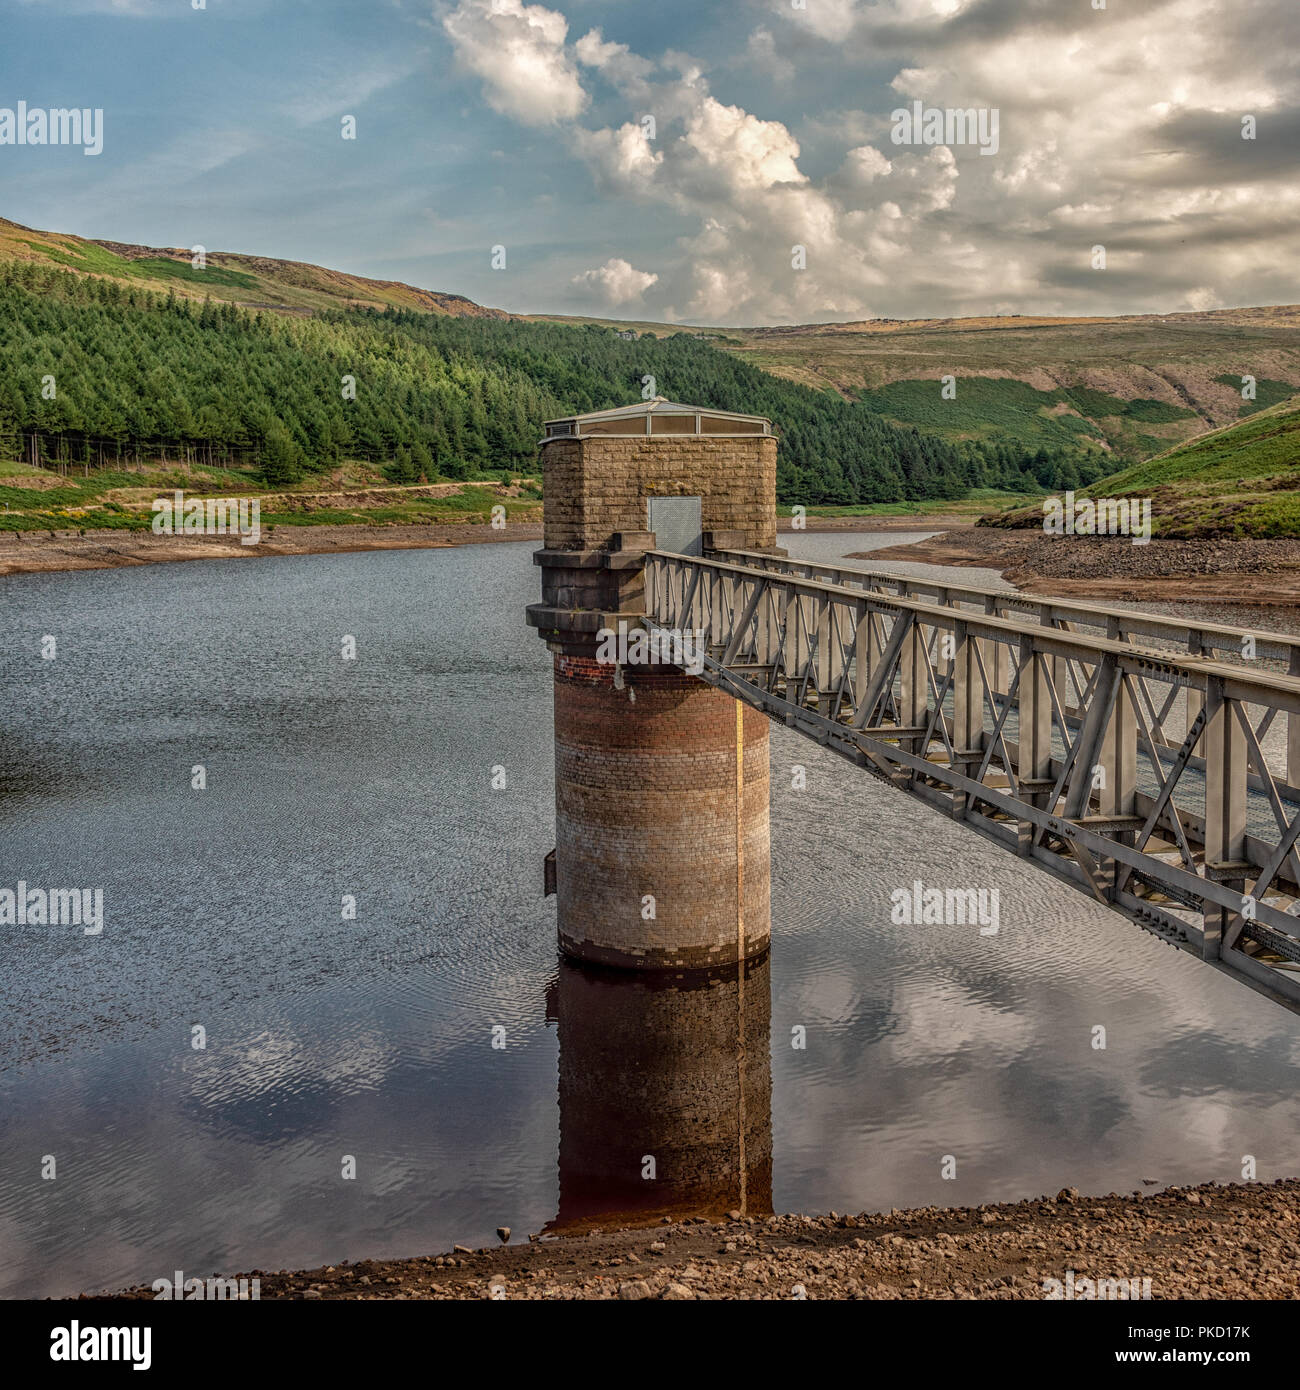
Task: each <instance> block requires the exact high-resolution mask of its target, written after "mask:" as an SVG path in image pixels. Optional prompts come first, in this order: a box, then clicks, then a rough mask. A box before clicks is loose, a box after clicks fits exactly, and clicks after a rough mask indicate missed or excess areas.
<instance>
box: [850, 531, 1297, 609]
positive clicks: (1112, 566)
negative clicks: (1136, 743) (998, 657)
mask: <svg viewBox="0 0 1300 1390" xmlns="http://www.w3.org/2000/svg"><path fill="white" fill-rule="evenodd" d="M850 558H852V559H855V560H867V561H870V563H871V566H872V567H873V568H874V567H876V566H880V567H881V568H885V569H888V568H889V567H890V565H892V564H895V563H897V562H899V561H907V562H908V563H911V564H926V565H961V566H978V567H980V568H984V569H994V570H998V571H999V572H1000V573H1001V575H1002V577H1003V579H1005V580H1007V581H1008V582H1009V583H1011V584H1014V585H1015V586H1016V587H1017V588H1018V589H1021V590H1023V591H1025V592H1026V593H1031V594H1051V595H1054V596H1058V597H1062V598H1096V599H1131V600H1135V601H1138V602H1152V601H1165V602H1173V603H1177V602H1210V603H1214V602H1219V603H1223V602H1234V601H1235V602H1249V603H1250V604H1251V605H1252V606H1261V607H1263V606H1270V607H1271V606H1295V605H1297V604H1300V540H1291V539H1287V540H1273V541H1264V540H1194V541H1176V540H1153V541H1151V542H1150V543H1149V544H1147V545H1133V544H1132V542H1131V541H1130V540H1129V539H1128V538H1127V537H1123V536H1114V537H1112V536H1068V537H1066V536H1045V535H1043V534H1042V533H1041V532H1039V531H999V530H995V529H993V528H990V527H982V526H981V527H977V526H961V527H956V528H953V529H951V530H949V531H947V532H945V533H944V534H943V535H939V536H931V537H930V538H929V539H927V540H923V541H918V542H916V543H915V544H912V545H893V546H889V547H888V548H887V549H884V550H872V551H867V552H859V553H858V554H856V555H854V556H852V557H850Z"/></svg>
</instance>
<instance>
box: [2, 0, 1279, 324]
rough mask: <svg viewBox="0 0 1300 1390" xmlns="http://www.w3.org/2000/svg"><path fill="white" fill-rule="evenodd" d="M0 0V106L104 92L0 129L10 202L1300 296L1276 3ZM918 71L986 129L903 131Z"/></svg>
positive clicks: (498, 301) (1057, 304) (283, 241)
mask: <svg viewBox="0 0 1300 1390" xmlns="http://www.w3.org/2000/svg"><path fill="white" fill-rule="evenodd" d="M200 3H202V4H203V5H204V7H203V8H202V9H195V8H194V5H196V4H200ZM1095 5H1104V6H1105V8H1094V6H1095ZM0 12H2V13H3V24H4V38H5V42H4V44H3V49H2V50H0V107H14V106H16V104H17V102H18V101H19V100H23V101H26V102H27V103H28V105H29V107H36V106H39V107H59V106H79V107H101V108H103V111H104V151H103V153H102V155H100V156H99V157H97V158H96V157H87V156H85V155H84V154H83V153H82V152H81V151H80V150H75V149H68V148H60V149H52V148H39V147H36V148H33V147H14V146H0V216H5V217H8V218H10V219H12V220H15V221H18V222H23V223H25V224H27V225H29V226H38V227H42V228H48V229H54V230H60V231H68V232H75V233H78V234H80V235H84V236H93V237H101V238H107V239H111V240H120V241H138V242H144V243H148V244H154V245H178V246H179V245H184V246H190V245H196V244H201V245H204V246H206V247H207V248H208V249H209V250H232V251H248V252H257V253H261V254H265V255H272V256H280V257H287V258H290V259H296V260H307V261H314V262H317V263H320V264H324V265H329V266H333V267H337V268H340V269H345V270H350V271H354V272H357V273H360V274H366V275H373V276H378V277H382V278H387V279H399V280H406V281H410V282H413V283H416V284H419V285H422V286H425V287H427V288H432V289H441V290H449V291H453V292H458V293H462V294H467V295H469V296H470V297H471V298H473V299H476V300H479V301H480V302H483V303H487V304H493V305H499V306H501V307H504V308H508V309H513V310H517V311H521V312H539V311H550V312H561V313H589V314H601V315H609V316H615V317H621V318H653V319H660V320H667V321H681V322H702V323H716V324H755V323H790V322H809V321H819V320H829V319H854V318H867V317H876V316H886V317H930V316H937V315H950V314H984V313H1047V312H1052V313H1057V312H1059V313H1069V314H1093V313H1117V312H1119V313H1140V312H1152V311H1156V312H1161V311H1173V310H1179V309H1205V308H1215V307H1225V306H1233V305H1249V304H1272V303H1293V302H1296V301H1297V300H1300V292H1298V291H1297V288H1296V274H1295V272H1296V266H1297V261H1298V257H1297V235H1296V234H1297V212H1298V211H1300V65H1297V63H1296V61H1295V55H1296V52H1297V49H1298V48H1300V6H1297V5H1296V0H1239V2H1238V3H1236V4H1231V5H1229V4H1225V3H1224V2H1223V0H871V2H870V3H869V2H868V0H656V3H653V4H648V3H633V0H555V2H554V3H553V4H552V3H538V4H526V3H523V0H440V3H436V4H431V3H430V0H367V3H356V0H0ZM918 101H919V102H920V103H922V106H923V108H926V109H930V108H937V109H941V110H946V109H950V108H951V109H961V110H966V109H969V108H977V109H984V110H985V111H986V112H989V113H991V112H994V111H995V112H996V115H997V131H998V140H997V150H996V153H989V154H984V153H981V150H980V148H979V146H978V145H977V144H964V145H961V144H953V145H946V144H931V145H926V144H912V143H896V142H895V140H894V139H893V134H894V123H893V122H892V120H891V113H892V112H894V111H895V110H897V109H900V108H910V107H911V106H912V104H913V103H914V102H918ZM345 116H353V117H355V124H356V138H355V139H354V140H345V139H343V138H342V129H343V118H344V117H345ZM1245 117H1253V118H1254V126H1255V138H1254V139H1243V138H1242V136H1243V118H1245ZM647 118H650V119H647ZM945 134H946V132H945ZM497 246H503V247H505V257H504V260H505V265H504V267H503V268H498V269H494V268H493V248H494V247H497ZM1097 246H1102V247H1104V248H1105V267H1104V269H1094V268H1093V261H1094V259H1095V256H1094V251H1093V248H1094V247H1097ZM796 247H802V248H803V251H802V253H797V252H796V251H795V249H794V248H796ZM496 259H497V260H498V261H499V260H500V259H501V257H500V256H499V255H498V256H497V258H496ZM797 260H798V261H802V262H803V263H804V264H803V268H795V264H794V263H795V262H796V261H797Z"/></svg>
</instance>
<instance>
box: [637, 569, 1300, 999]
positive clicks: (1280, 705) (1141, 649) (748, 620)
mask: <svg viewBox="0 0 1300 1390" xmlns="http://www.w3.org/2000/svg"><path fill="white" fill-rule="evenodd" d="M645 610H646V615H645V618H644V620H643V621H644V623H645V625H646V626H647V627H648V628H649V629H650V630H651V631H652V632H653V631H655V630H662V631H665V632H670V633H671V632H676V633H680V632H700V633H702V634H703V637H704V641H705V643H706V646H705V655H704V669H703V671H702V672H701V679H704V680H706V681H708V682H709V683H711V684H713V685H715V686H717V687H719V688H720V689H723V690H726V691H727V692H728V693H730V694H732V695H734V696H735V697H736V698H737V699H740V700H744V701H746V702H747V703H749V704H751V705H753V706H755V707H756V708H758V709H760V710H762V711H763V712H764V713H766V714H767V715H769V716H770V717H772V718H774V719H780V720H782V721H783V722H784V723H785V724H786V725H788V726H789V727H790V728H793V729H795V730H797V731H799V732H800V733H803V734H805V735H807V736H808V737H810V738H813V739H815V740H816V741H817V742H818V743H820V744H822V745H823V746H825V747H827V748H830V749H833V750H834V751H835V752H837V753H839V754H840V755H841V756H843V757H845V758H847V759H848V760H849V761H851V762H853V763H855V764H857V765H858V766H860V767H863V768H866V769H867V770H868V771H869V772H871V773H873V774H874V775H875V776H877V777H879V778H881V779H882V780H884V781H886V782H888V783H889V784H890V785H892V786H894V787H896V788H898V789H900V790H902V791H904V792H907V793H909V794H910V795H912V796H913V797H916V798H918V799H919V800H921V801H924V802H927V803H928V804H930V805H932V806H934V807H937V808H939V809H940V810H942V811H943V812H945V813H946V814H948V815H950V816H952V817H953V818H954V819H956V820H959V821H961V822H962V823H963V824H965V825H967V826H969V827H970V828H972V829H974V830H976V831H978V832H979V833H980V834H982V835H984V836H986V837H987V838H988V839H990V840H992V841H994V842H996V843H998V844H999V845H1001V846H1002V847H1003V848H1005V849H1007V850H1009V851H1011V852H1012V853H1015V854H1018V855H1021V856H1023V857H1025V858H1027V859H1031V860H1033V861H1034V862H1035V863H1037V864H1039V865H1041V866H1042V867H1043V868H1045V869H1046V870H1048V871H1049V872H1050V873H1052V874H1054V875H1056V876H1057V877H1058V878H1060V879H1062V880H1064V881H1065V882H1067V883H1070V884H1071V885H1073V886H1074V887H1076V888H1078V889H1081V890H1083V891H1084V892H1086V893H1088V894H1090V895H1091V896H1093V897H1095V898H1096V899H1097V900H1098V901H1100V902H1102V903H1105V904H1106V905H1107V906H1109V907H1111V908H1114V909H1115V910H1117V911H1119V912H1122V913H1123V914H1125V915H1126V916H1127V917H1129V918H1130V919H1131V920H1133V921H1134V922H1136V923H1138V925H1140V926H1141V927H1143V928H1144V929H1145V930H1147V931H1149V932H1152V933H1153V934H1155V935H1156V936H1158V937H1159V938H1160V939H1162V940H1163V941H1165V942H1167V943H1169V944H1171V945H1173V946H1176V947H1178V948H1179V949H1181V950H1184V951H1188V952H1191V953H1193V954H1194V955H1197V956H1198V957H1200V958H1201V959H1202V960H1204V961H1207V962H1209V963H1211V964H1213V965H1214V966H1215V967H1216V968H1217V969H1219V970H1221V971H1224V972H1225V973H1227V974H1229V975H1231V976H1233V977H1234V978H1235V979H1238V980H1240V981H1241V982H1242V983H1244V984H1246V985H1248V986H1250V987H1251V988H1252V989H1255V990H1257V991H1259V992H1260V993H1263V994H1265V995H1267V996H1269V997H1270V998H1272V999H1274V1000H1276V1001H1277V1002H1279V1003H1283V1004H1285V1005H1286V1006H1287V1007H1289V1008H1292V1009H1294V1010H1297V1011H1300V915H1297V914H1298V913H1300V848H1298V847H1297V841H1300V789H1298V788H1297V787H1296V786H1295V785H1294V782H1295V781H1296V779H1297V776H1298V775H1300V679H1298V678H1297V677H1296V675H1294V674H1292V672H1294V671H1296V670H1297V669H1298V668H1300V662H1297V659H1296V652H1297V650H1300V639H1289V638H1286V637H1284V636H1281V635H1279V634H1274V633H1263V632H1260V633H1254V634H1250V633H1243V632H1242V631H1241V630H1238V629H1232V628H1228V627H1223V626H1218V625H1212V624H1206V625H1201V626H1199V627H1196V628H1193V629H1189V628H1187V627H1186V626H1183V625H1180V624H1177V623H1175V622H1172V621H1171V620H1169V619H1165V618H1160V617H1158V616H1156V615H1151V614H1137V613H1128V612H1126V611H1122V610H1109V609H1094V608H1091V607H1089V606H1087V605H1083V604H1070V603H1061V602H1060V601H1057V600H1047V599H1034V598H1031V597H1027V596H1025V595H1021V594H1015V593H1001V592H998V591H993V590H981V589H975V588H962V587H955V586H950V585H933V584H927V583H924V582H922V581H910V580H905V579H900V577H898V576H893V575H882V574H877V573H872V572H869V571H860V570H848V569H843V568H840V567H831V566H815V565H808V564H806V563H805V562H800V561H790V560H783V559H779V558H776V557H773V556H771V555H755V554H741V553H736V552H722V553H715V554H711V555H710V556H708V557H706V558H701V557H695V556H685V555H676V554H669V553H666V552H662V551H651V552H648V554H647V556H646V565H645ZM1008 613H1010V614H1012V616H1007V614H1008ZM1026 616H1027V617H1028V620H1026ZM1085 628H1094V629H1098V630H1097V631H1085V630H1083V629H1085ZM1247 637H1249V638H1251V639H1252V640H1251V642H1250V643H1247V642H1246V641H1245V640H1244V639H1245V638H1247ZM1180 648H1181V649H1180ZM1243 651H1250V652H1251V653H1252V654H1253V660H1250V661H1247V660H1244V659H1235V660H1234V659H1232V657H1233V654H1234V653H1235V654H1237V656H1238V658H1240V654H1241V653H1242V652H1243ZM1269 664H1272V665H1278V666H1281V667H1282V668H1283V669H1281V670H1268V669H1264V668H1265V667H1266V666H1267V665H1269Z"/></svg>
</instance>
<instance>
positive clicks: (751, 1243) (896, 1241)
mask: <svg viewBox="0 0 1300 1390" xmlns="http://www.w3.org/2000/svg"><path fill="white" fill-rule="evenodd" d="M732 1215H733V1218H739V1213H733V1214H732ZM1298 1270H1300V1181H1294V1180H1287V1181H1280V1180H1279V1181H1278V1182H1276V1183H1272V1184H1263V1183H1249V1184H1232V1185H1228V1186H1222V1187H1221V1186H1217V1185H1214V1184H1209V1185H1206V1186H1202V1187H1196V1188H1166V1189H1164V1190H1162V1191H1161V1192H1160V1193H1159V1194H1157V1195H1149V1196H1145V1197H1142V1196H1132V1197H1120V1196H1116V1195H1115V1194H1111V1195H1110V1196H1107V1197H1080V1196H1079V1195H1078V1193H1077V1192H1075V1191H1074V1190H1073V1189H1071V1190H1069V1191H1066V1192H1062V1193H1061V1194H1059V1195H1058V1196H1057V1197H1055V1198H1048V1197H1043V1198H1038V1199H1035V1200H1032V1201H1025V1202H1017V1203H1014V1204H1004V1205H998V1206H983V1207H967V1208H963V1207H955V1208H945V1207H925V1208H920V1209H917V1210H912V1211H894V1212H888V1213H881V1214H877V1215H870V1214H866V1213H863V1214H862V1215H858V1216H849V1215H839V1214H837V1213H833V1212H832V1213H830V1214H829V1215H827V1216H824V1217H810V1216H779V1217H778V1216H773V1217H766V1218H765V1217H756V1218H749V1219H743V1218H742V1219H732V1220H730V1221H727V1222H723V1223H720V1224H713V1223H710V1222H707V1221H704V1220H700V1221H686V1222H674V1223H672V1224H667V1225H660V1226H657V1227H651V1228H644V1227H642V1228H631V1229H629V1228H623V1229H621V1230H616V1231H604V1232H593V1233H592V1234H589V1235H584V1236H568V1237H563V1238H555V1237H550V1236H545V1235H544V1236H542V1237H540V1238H537V1239H533V1238H529V1239H528V1240H525V1241H521V1242H518V1243H515V1244H510V1245H504V1246H500V1247H497V1248H494V1249H490V1250H469V1249H466V1248H464V1247H461V1246H457V1247H456V1248H455V1249H454V1250H453V1251H451V1252H448V1253H447V1254H443V1255H429V1256H422V1257H418V1258H415V1259H409V1260H363V1261H361V1262H359V1263H357V1264H348V1263H346V1262H344V1263H342V1264H339V1265H337V1266H334V1265H330V1266H327V1267H325V1268H322V1269H311V1270H301V1271H298V1272H293V1273H290V1272H286V1271H283V1270H281V1271H279V1272H271V1271H266V1270H252V1271H250V1272H249V1275H248V1277H257V1278H259V1279H260V1281H261V1290H260V1293H261V1297H262V1298H263V1299H480V1298H507V1299H649V1298H659V1299H668V1300H687V1299H753V1298H758V1299H776V1298H780V1299H788V1298H799V1297H807V1298H811V1299H840V1298H853V1299H952V1298H960V1299H1042V1298H1044V1297H1045V1296H1046V1291H1045V1287H1044V1281H1045V1280H1049V1279H1055V1280H1059V1281H1061V1283H1062V1285H1063V1286H1067V1284H1066V1281H1067V1271H1073V1285H1072V1286H1073V1288H1074V1290H1075V1297H1076V1298H1077V1297H1081V1296H1086V1293H1085V1294H1080V1293H1079V1292H1078V1291H1079V1290H1080V1289H1084V1290H1086V1289H1087V1287H1088V1286H1087V1285H1084V1284H1081V1282H1080V1281H1082V1280H1085V1279H1091V1280H1101V1279H1123V1280H1133V1279H1136V1280H1138V1281H1139V1284H1138V1285H1137V1288H1138V1289H1141V1288H1142V1287H1143V1286H1142V1284H1141V1282H1140V1281H1142V1280H1145V1279H1149V1280H1150V1281H1151V1282H1150V1297H1151V1298H1153V1299H1182V1298H1211V1299H1261V1298H1262V1299H1290V1298H1295V1297H1297V1284H1298V1281H1300V1275H1298V1273H1297V1271H1298ZM241 1277H243V1276H241ZM1050 1287H1051V1286H1050V1285H1048V1288H1050ZM116 1296H117V1297H126V1298H152V1297H153V1294H152V1291H151V1290H149V1289H148V1288H137V1289H132V1290H128V1291H127V1292H126V1293H125V1294H119V1295H116Z"/></svg>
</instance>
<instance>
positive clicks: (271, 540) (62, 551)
mask: <svg viewBox="0 0 1300 1390" xmlns="http://www.w3.org/2000/svg"><path fill="white" fill-rule="evenodd" d="M953 524H954V523H953V521H952V520H951V519H950V518H946V517H926V516H916V517H879V518H877V517H810V518H809V519H808V524H807V526H806V528H800V529H806V530H809V531H937V530H941V529H943V528H944V527H948V526H952V525H953ZM777 529H778V530H779V531H790V530H792V529H793V528H792V527H791V525H790V522H789V521H788V520H787V521H786V522H785V523H784V524H782V525H778V527H777ZM541 539H542V524H541V522H540V521H517V522H510V523H509V524H507V525H506V527H505V528H504V529H502V530H498V529H496V528H494V527H492V526H490V525H488V524H487V523H485V522H445V523H436V524H433V525H400V524H399V525H375V526H366V525H348V526H277V527H276V528H275V529H274V530H271V529H270V528H267V529H266V530H265V531H264V532H263V533H262V538H261V540H260V541H259V542H258V543H257V544H256V545H242V544H241V543H240V540H239V537H238V536H229V535H227V536H165V535H162V536H156V535H154V534H153V532H152V531H122V530H117V531H85V532H84V533H80V532H77V531H55V532H45V531H24V532H23V533H22V534H21V536H20V535H19V534H18V533H16V532H12V531H0V575H6V574H46V573H50V572H52V571H55V570H101V569H121V568H125V567H127V566H131V565H154V564H161V563H164V562H167V561H173V560H225V559H256V558H257V557H259V556H261V557H263V558H265V557H266V556H268V555H335V554H345V553H347V552H349V551H356V550H434V549H440V548H442V547H444V546H451V545H485V544H488V543H491V542H494V541H540V540H541Z"/></svg>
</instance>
